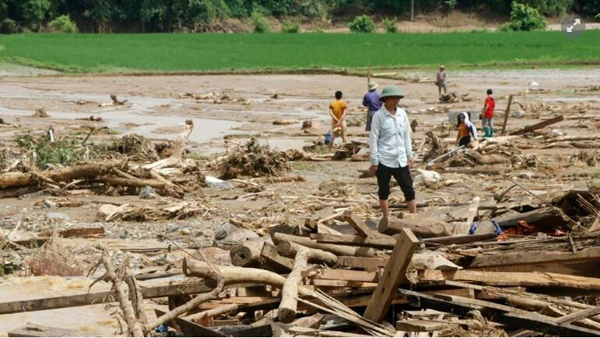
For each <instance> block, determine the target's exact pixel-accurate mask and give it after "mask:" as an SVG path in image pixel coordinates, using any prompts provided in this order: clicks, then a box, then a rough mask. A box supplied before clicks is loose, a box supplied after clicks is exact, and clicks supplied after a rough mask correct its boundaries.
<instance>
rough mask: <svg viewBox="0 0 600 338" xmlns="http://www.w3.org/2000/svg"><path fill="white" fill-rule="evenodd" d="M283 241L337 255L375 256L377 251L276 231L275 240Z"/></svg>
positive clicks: (276, 241) (277, 241)
mask: <svg viewBox="0 0 600 338" xmlns="http://www.w3.org/2000/svg"><path fill="white" fill-rule="evenodd" d="M282 241H290V242H293V243H296V244H300V245H303V246H306V247H309V248H313V249H319V250H324V251H329V252H331V253H333V254H335V255H337V256H359V257H373V256H375V251H374V250H373V249H372V248H357V247H351V246H344V245H335V244H323V243H317V242H316V241H313V240H311V239H310V238H307V237H300V236H294V235H288V234H282V233H274V234H273V242H275V243H276V244H278V243H280V242H282Z"/></svg>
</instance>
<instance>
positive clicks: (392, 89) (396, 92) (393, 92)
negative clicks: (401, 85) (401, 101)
mask: <svg viewBox="0 0 600 338" xmlns="http://www.w3.org/2000/svg"><path fill="white" fill-rule="evenodd" d="M390 96H400V98H403V97H404V94H402V92H401V91H400V89H398V87H396V86H387V87H385V88H383V90H382V91H381V96H380V97H379V100H380V101H383V99H385V98H386V97H390Z"/></svg>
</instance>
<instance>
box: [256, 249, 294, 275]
mask: <svg viewBox="0 0 600 338" xmlns="http://www.w3.org/2000/svg"><path fill="white" fill-rule="evenodd" d="M260 257H261V259H263V260H264V263H261V265H264V266H265V267H271V269H272V270H276V271H277V272H283V273H288V272H290V271H292V269H293V268H294V260H293V259H291V258H287V257H283V256H281V255H280V254H279V253H278V252H277V248H276V247H275V246H274V245H273V244H271V243H268V242H265V243H264V245H263V248H262V251H261V253H260Z"/></svg>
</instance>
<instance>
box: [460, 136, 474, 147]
mask: <svg viewBox="0 0 600 338" xmlns="http://www.w3.org/2000/svg"><path fill="white" fill-rule="evenodd" d="M469 143H471V136H465V137H461V139H460V140H458V146H459V147H460V146H465V147H466V146H468V145H469Z"/></svg>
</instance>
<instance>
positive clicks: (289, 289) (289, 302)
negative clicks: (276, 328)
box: [277, 247, 310, 323]
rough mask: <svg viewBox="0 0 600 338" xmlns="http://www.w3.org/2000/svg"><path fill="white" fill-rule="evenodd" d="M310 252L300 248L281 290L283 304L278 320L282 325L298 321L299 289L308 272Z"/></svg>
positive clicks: (278, 313) (278, 312)
mask: <svg viewBox="0 0 600 338" xmlns="http://www.w3.org/2000/svg"><path fill="white" fill-rule="evenodd" d="M309 257H310V251H308V250H307V249H305V248H302V247H300V248H299V249H298V252H297V253H296V258H295V259H294V268H293V269H292V272H291V273H290V274H289V275H288V277H287V279H286V280H285V283H284V284H283V288H282V289H281V304H280V305H279V310H278V311H277V318H279V321H281V322H282V323H291V322H292V321H293V320H294V319H296V310H297V308H298V300H297V297H298V287H299V285H300V282H302V275H301V274H302V272H303V271H306V269H307V264H308V258H309Z"/></svg>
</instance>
